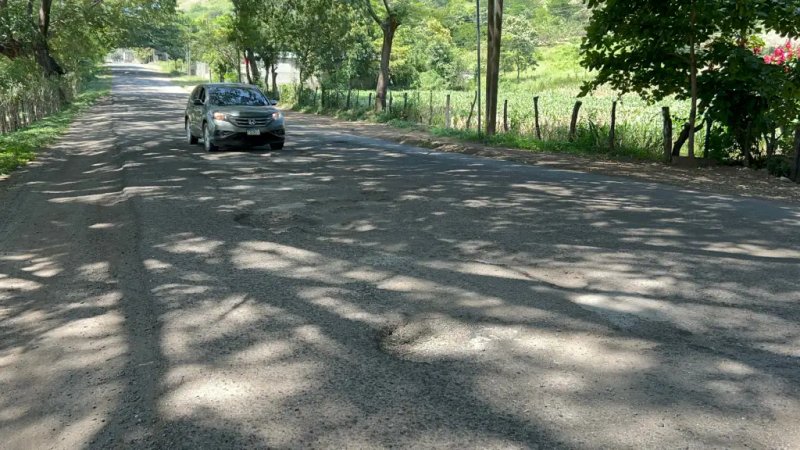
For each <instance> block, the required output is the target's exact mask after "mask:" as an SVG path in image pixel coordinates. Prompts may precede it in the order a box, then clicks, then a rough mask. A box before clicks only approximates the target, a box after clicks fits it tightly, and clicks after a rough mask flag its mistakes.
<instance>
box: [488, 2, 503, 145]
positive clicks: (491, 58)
mask: <svg viewBox="0 0 800 450" xmlns="http://www.w3.org/2000/svg"><path fill="white" fill-rule="evenodd" d="M488 1H489V21H488V25H487V26H488V30H489V32H488V40H489V44H488V46H487V53H486V55H487V56H486V134H487V135H489V136H491V135H493V134H494V133H495V131H497V91H498V85H499V82H500V50H501V47H500V43H501V38H502V36H501V35H502V29H503V0H488Z"/></svg>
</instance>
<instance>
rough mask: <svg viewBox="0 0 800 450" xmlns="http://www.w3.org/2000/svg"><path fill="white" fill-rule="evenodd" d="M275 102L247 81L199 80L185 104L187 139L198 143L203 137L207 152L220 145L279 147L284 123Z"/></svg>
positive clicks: (284, 131)
mask: <svg viewBox="0 0 800 450" xmlns="http://www.w3.org/2000/svg"><path fill="white" fill-rule="evenodd" d="M276 103H277V102H275V101H274V100H270V99H268V98H267V97H266V96H265V95H264V93H263V92H261V91H260V90H259V89H258V88H257V87H255V86H252V85H249V84H238V83H208V84H201V85H199V86H197V87H196V88H194V91H192V95H191V96H189V102H188V103H187V105H186V114H185V118H184V121H185V126H186V141H187V142H188V143H189V144H197V142H198V140H199V139H200V138H202V139H203V144H204V146H205V149H206V151H207V152H213V151H216V150H218V149H219V147H220V146H237V147H255V146H260V145H269V146H270V148H271V149H272V150H280V149H282V148H283V143H284V141H285V139H286V127H285V124H284V119H283V113H282V112H281V111H280V110H279V109H278V108H276V107H275V104H276Z"/></svg>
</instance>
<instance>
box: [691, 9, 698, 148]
mask: <svg viewBox="0 0 800 450" xmlns="http://www.w3.org/2000/svg"><path fill="white" fill-rule="evenodd" d="M695 8H696V4H695V1H694V0H692V17H691V22H692V30H691V33H692V35H691V38H690V40H689V64H690V65H691V67H690V71H691V74H690V79H691V81H690V82H691V85H692V86H691V90H692V106H691V109H690V111H689V129H694V128H695V124H696V123H697V50H696V48H695V47H696V42H695V37H694V33H695V26H696V23H697V11H696V9H695ZM694 136H695V134H694V133H689V159H694Z"/></svg>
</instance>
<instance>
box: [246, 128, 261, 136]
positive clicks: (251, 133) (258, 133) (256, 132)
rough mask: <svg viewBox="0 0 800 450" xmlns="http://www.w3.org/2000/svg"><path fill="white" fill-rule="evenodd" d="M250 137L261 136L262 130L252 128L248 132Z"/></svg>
mask: <svg viewBox="0 0 800 450" xmlns="http://www.w3.org/2000/svg"><path fill="white" fill-rule="evenodd" d="M247 135H248V136H261V130H259V129H258V128H250V129H248V130H247Z"/></svg>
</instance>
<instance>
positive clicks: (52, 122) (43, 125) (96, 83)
mask: <svg viewBox="0 0 800 450" xmlns="http://www.w3.org/2000/svg"><path fill="white" fill-rule="evenodd" d="M110 91H111V75H110V74H102V75H100V76H98V77H97V78H96V79H94V80H92V81H91V82H89V83H88V84H87V85H86V88H85V89H84V90H83V92H81V93H80V94H78V96H77V97H76V98H75V100H74V101H73V102H72V103H71V104H70V105H69V106H68V107H67V108H65V109H63V110H62V111H60V112H58V113H56V114H53V115H51V116H48V117H46V118H44V119H42V120H40V121H38V122H36V123H34V124H32V125H31V126H29V127H27V128H23V129H20V130H18V131H15V132H13V133H9V134H2V135H0V175H5V174H8V173H10V172H11V171H13V170H15V169H16V168H18V167H20V166H22V165H24V164H27V163H28V162H29V161H31V160H33V159H34V158H35V157H36V152H37V151H38V150H40V149H41V148H43V147H46V146H47V145H49V144H51V143H53V142H54V141H55V140H56V139H57V138H58V137H59V136H60V135H61V134H62V133H64V131H66V130H67V129H68V128H69V125H70V123H72V120H73V119H74V118H75V116H77V115H78V114H79V113H80V112H81V111H84V110H86V109H87V108H88V107H90V106H91V105H93V104H94V103H95V102H97V100H98V99H100V98H101V97H104V96H106V95H108V94H109V92H110Z"/></svg>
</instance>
